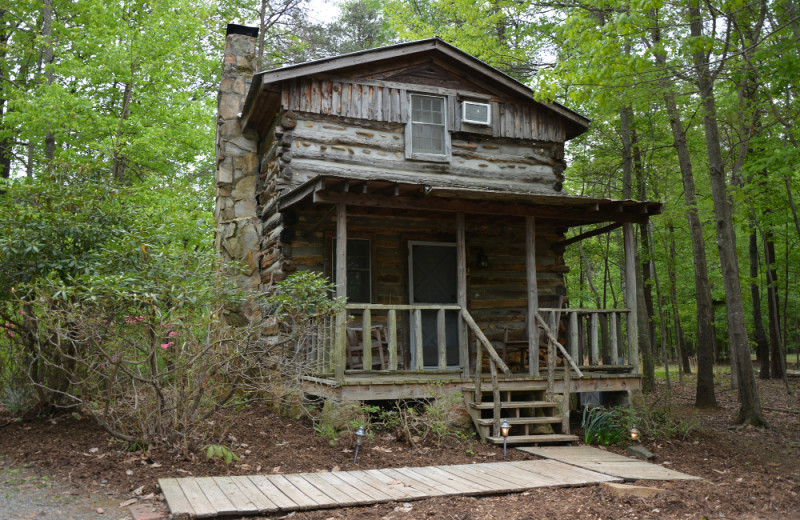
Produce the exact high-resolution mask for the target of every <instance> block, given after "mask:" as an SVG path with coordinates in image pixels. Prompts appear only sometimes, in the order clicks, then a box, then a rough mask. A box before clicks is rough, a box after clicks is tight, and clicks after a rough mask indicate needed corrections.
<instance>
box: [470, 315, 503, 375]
mask: <svg viewBox="0 0 800 520" xmlns="http://www.w3.org/2000/svg"><path fill="white" fill-rule="evenodd" d="M461 317H462V318H464V322H465V323H466V324H467V325H468V326H469V328H470V329H471V330H472V332H473V333H474V334H475V336H476V337H477V338H478V341H480V343H481V344H482V345H483V347H484V348H486V352H488V353H489V356H490V357H491V358H492V359H493V360H494V362H495V363H496V364H497V367H498V368H499V369H500V370H502V371H503V373H504V374H505V375H507V376H510V375H511V369H510V368H508V365H506V364H505V362H504V361H503V359H502V358H501V357H500V355H499V354H498V353H497V351H496V350H495V349H494V346H493V345H492V343H491V342H490V341H489V339H488V338H487V337H486V334H484V333H483V331H482V330H481V328H480V327H478V324H477V323H475V319H474V318H473V317H472V315H471V314H470V313H469V311H468V310H467V309H461ZM475 368H477V367H475Z"/></svg>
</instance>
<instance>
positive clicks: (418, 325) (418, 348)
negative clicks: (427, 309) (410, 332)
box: [412, 309, 425, 370]
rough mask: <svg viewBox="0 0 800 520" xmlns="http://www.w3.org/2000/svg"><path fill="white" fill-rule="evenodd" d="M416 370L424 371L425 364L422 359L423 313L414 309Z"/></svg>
mask: <svg viewBox="0 0 800 520" xmlns="http://www.w3.org/2000/svg"><path fill="white" fill-rule="evenodd" d="M412 312H413V313H414V352H415V356H414V357H415V358H416V359H415V360H414V370H423V369H424V368H425V364H424V363H423V359H422V311H421V310H419V309H414V310H413V311H412Z"/></svg>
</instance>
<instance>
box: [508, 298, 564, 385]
mask: <svg viewBox="0 0 800 520" xmlns="http://www.w3.org/2000/svg"><path fill="white" fill-rule="evenodd" d="M563 303H564V297H563V296H555V297H542V298H540V299H539V306H540V307H542V308H548V307H552V308H556V309H560V308H561V306H562V305H563ZM560 319H561V312H557V313H556V320H555V321H556V323H559V321H560ZM528 326H529V324H528V323H527V319H526V323H525V327H524V328H523V329H522V339H512V337H511V333H510V331H509V328H508V327H505V328H504V329H503V346H502V347H501V352H500V357H502V359H503V361H504V362H505V363H506V364H508V362H509V361H508V357H509V355H515V354H516V355H518V356H519V358H518V359H519V367H520V370H522V369H524V367H525V366H526V361H529V360H528V359H527V358H528ZM536 328H537V331H538V332H539V335H538V336H539V340H538V342H537V343H538V345H537V346H538V347H539V350H540V354H539V360H538V361H539V362H540V363H541V362H542V361H543V360H542V355H541V347H542V346H546V344H545V343H544V342H543V340H544V331H543V330H542V329H541V328H540V327H536ZM554 333H555V334H558V332H557V331H554ZM545 357H546V355H545ZM544 361H545V362H546V361H547V360H546V359H544Z"/></svg>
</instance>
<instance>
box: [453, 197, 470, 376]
mask: <svg viewBox="0 0 800 520" xmlns="http://www.w3.org/2000/svg"><path fill="white" fill-rule="evenodd" d="M464 228H465V225H464V213H462V212H458V213H456V271H457V277H458V279H457V282H456V283H457V285H458V305H459V306H460V307H461V308H462V309H464V310H466V309H467V239H466V231H465V229H464ZM458 357H459V359H460V360H461V369H462V373H463V376H464V377H465V378H467V377H469V346H468V339H467V327H466V326H465V324H464V319H463V318H462V317H461V313H459V314H458Z"/></svg>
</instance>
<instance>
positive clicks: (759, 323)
mask: <svg viewBox="0 0 800 520" xmlns="http://www.w3.org/2000/svg"><path fill="white" fill-rule="evenodd" d="M752 229H753V231H752V232H751V233H750V280H751V281H750V295H751V298H752V300H753V330H754V331H755V335H756V338H755V340H756V352H757V353H758V361H759V366H760V367H761V368H760V370H759V377H761V379H769V340H767V333H766V332H765V331H764V323H763V318H762V316H761V291H760V289H759V287H758V237H757V235H756V231H755V227H752Z"/></svg>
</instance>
